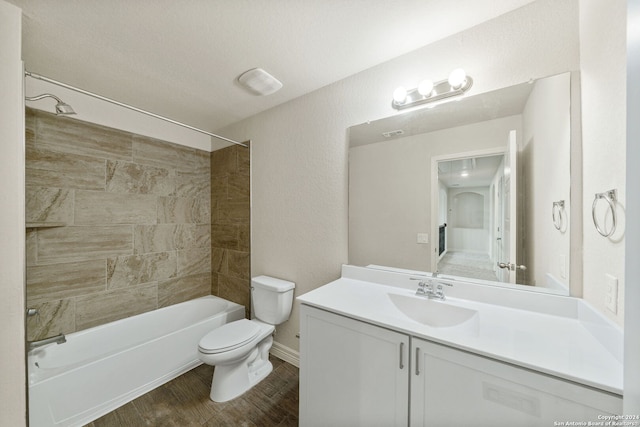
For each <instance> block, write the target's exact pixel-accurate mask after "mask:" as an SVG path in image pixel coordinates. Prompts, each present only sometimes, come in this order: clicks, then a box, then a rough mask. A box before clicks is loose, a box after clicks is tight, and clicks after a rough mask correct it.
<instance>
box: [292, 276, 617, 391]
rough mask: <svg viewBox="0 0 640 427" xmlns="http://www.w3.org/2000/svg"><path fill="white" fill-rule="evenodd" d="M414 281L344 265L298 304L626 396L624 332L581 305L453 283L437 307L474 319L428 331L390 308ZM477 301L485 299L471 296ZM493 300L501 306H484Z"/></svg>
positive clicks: (563, 299) (411, 288)
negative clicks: (335, 277) (466, 311)
mask: <svg viewBox="0 0 640 427" xmlns="http://www.w3.org/2000/svg"><path fill="white" fill-rule="evenodd" d="M409 276H411V275H408V274H401V273H389V272H384V273H377V272H374V273H372V272H371V271H370V269H366V268H362V267H353V266H345V267H344V268H343V275H342V277H341V278H340V279H338V280H336V281H334V282H331V283H329V284H327V285H325V286H322V287H320V288H317V289H315V290H313V291H311V292H309V293H307V294H304V295H302V296H300V297H298V300H299V301H300V302H301V303H302V304H306V305H310V306H313V307H317V308H321V309H325V310H329V311H332V312H335V313H337V314H341V315H344V316H347V317H350V318H353V319H357V320H361V321H364V322H368V323H371V324H374V325H377V326H382V327H385V328H388V329H393V330H396V331H399V332H403V333H406V334H408V335H412V336H415V337H418V338H423V339H426V340H430V341H433V342H437V343H441V344H444V345H448V346H451V347H454V348H458V349H461V350H465V351H469V352H472V353H476V354H479V355H482V356H486V357H490V358H493V359H497V360H501V361H504V362H508V363H511V364H514V365H518V366H522V367H525V368H529V369H533V370H536V371H539V372H543V373H547V374H550V375H554V376H557V377H560V378H564V379H567V380H570V381H574V382H577V383H580V384H584V385H587V386H591V387H595V388H598V389H601V390H605V391H609V392H612V393H615V394H619V395H622V379H623V364H622V356H621V354H622V331H621V330H620V328H619V327H617V326H616V325H613V324H612V323H611V322H609V321H607V320H606V319H604V317H603V316H601V315H599V314H598V313H597V312H595V310H593V309H592V308H591V307H590V306H588V305H587V304H586V303H585V302H584V301H583V300H581V299H577V298H571V297H564V296H557V295H544V294H537V293H532V292H524V291H514V290H509V289H501V288H498V287H493V286H484V285H477V284H473V285H470V284H463V283H455V284H454V286H453V287H452V288H448V287H446V288H445V293H446V294H447V295H453V296H448V297H447V300H446V301H444V302H440V301H434V302H435V303H436V304H451V305H454V306H458V307H464V308H468V309H472V310H476V311H477V312H478V316H477V318H475V319H473V321H472V322H469V323H467V324H462V325H460V326H453V327H431V326H427V325H424V324H422V323H419V322H417V321H415V320H412V319H411V318H409V317H407V316H406V315H405V314H404V313H403V312H402V311H400V310H399V309H398V308H396V306H395V305H394V304H393V303H392V302H391V299H390V297H389V295H399V296H406V297H414V295H415V289H416V288H417V282H415V281H409ZM362 278H367V279H371V280H362ZM376 282H378V283H376ZM380 282H388V283H389V284H382V283H380ZM483 288H484V289H483ZM467 290H468V291H467ZM479 292H480V293H479ZM527 294H528V295H527ZM478 295H483V297H482V298H474V297H476V296H478ZM491 299H495V301H496V303H491V302H487V300H491ZM479 300H480V301H479ZM523 301H524V302H523ZM531 301H534V302H533V303H532V302H531ZM514 307H517V308H514ZM523 307H524V308H523ZM536 307H539V308H540V309H539V310H537V309H536Z"/></svg>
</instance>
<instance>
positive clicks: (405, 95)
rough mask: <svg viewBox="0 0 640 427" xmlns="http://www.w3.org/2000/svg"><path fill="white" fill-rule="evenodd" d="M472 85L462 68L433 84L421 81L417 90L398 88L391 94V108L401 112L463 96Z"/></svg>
mask: <svg viewBox="0 0 640 427" xmlns="http://www.w3.org/2000/svg"><path fill="white" fill-rule="evenodd" d="M472 85H473V79H472V78H471V77H470V76H468V75H467V74H466V73H465V72H464V70H463V69H462V68H457V69H455V70H453V71H452V72H451V74H450V75H449V78H448V79H447V80H440V81H438V82H435V83H433V81H431V80H423V81H421V82H420V84H419V85H418V87H417V88H415V89H411V90H407V89H405V88H404V87H402V86H400V87H399V88H397V89H396V90H395V91H394V92H393V101H392V102H391V106H392V107H393V108H395V109H396V110H402V109H405V108H410V107H415V106H417V105H421V104H427V103H432V102H436V101H440V100H441V99H445V98H450V97H453V96H458V95H464V94H465V93H466V92H467V91H468V90H469V89H470V88H471V86H472ZM432 105H434V104H432Z"/></svg>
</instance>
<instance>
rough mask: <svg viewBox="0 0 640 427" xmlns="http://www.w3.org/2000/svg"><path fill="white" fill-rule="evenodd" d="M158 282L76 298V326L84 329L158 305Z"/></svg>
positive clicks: (145, 310) (142, 311) (143, 311)
mask: <svg viewBox="0 0 640 427" xmlns="http://www.w3.org/2000/svg"><path fill="white" fill-rule="evenodd" d="M157 302H158V288H157V284H155V283H153V284H148V285H141V286H132V287H128V288H120V289H114V290H109V291H106V292H101V293H97V294H93V295H87V296H83V297H78V298H77V299H76V328H77V330H83V329H87V328H90V327H92V326H96V325H102V324H105V323H108V322H113V321H114V320H119V319H124V318H126V317H130V316H134V315H136V314H141V313H145V312H147V311H151V310H154V309H156V308H157V307H158V305H157Z"/></svg>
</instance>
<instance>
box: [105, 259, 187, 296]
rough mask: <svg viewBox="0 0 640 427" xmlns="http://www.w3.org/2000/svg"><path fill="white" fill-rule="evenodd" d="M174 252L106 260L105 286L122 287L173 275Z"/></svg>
mask: <svg viewBox="0 0 640 427" xmlns="http://www.w3.org/2000/svg"><path fill="white" fill-rule="evenodd" d="M176 271H177V257H176V253H175V252H156V253H150V254H142V255H130V256H121V257H117V258H109V259H108V260H107V288H108V289H115V288H124V287H128V286H134V285H138V284H142V283H149V282H156V281H158V280H165V279H168V278H170V277H174V276H175V275H176Z"/></svg>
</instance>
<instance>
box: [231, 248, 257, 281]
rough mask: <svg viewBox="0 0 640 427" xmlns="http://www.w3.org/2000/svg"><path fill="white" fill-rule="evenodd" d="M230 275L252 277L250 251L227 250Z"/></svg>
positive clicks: (240, 277) (241, 277) (243, 277)
mask: <svg viewBox="0 0 640 427" xmlns="http://www.w3.org/2000/svg"><path fill="white" fill-rule="evenodd" d="M227 263H228V273H227V274H228V275H229V276H231V277H237V278H239V279H250V278H251V255H250V254H249V252H239V251H232V250H228V251H227Z"/></svg>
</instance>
